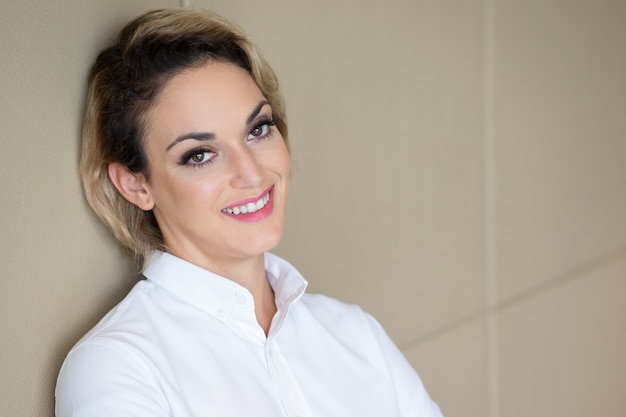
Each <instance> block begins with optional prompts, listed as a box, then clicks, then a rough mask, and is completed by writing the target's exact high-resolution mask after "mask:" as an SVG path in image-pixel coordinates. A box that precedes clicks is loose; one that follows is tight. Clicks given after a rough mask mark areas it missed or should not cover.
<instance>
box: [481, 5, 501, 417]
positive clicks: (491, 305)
mask: <svg viewBox="0 0 626 417" xmlns="http://www.w3.org/2000/svg"><path fill="white" fill-rule="evenodd" d="M483 135H484V142H483V146H484V149H483V151H484V161H483V164H484V165H483V166H484V187H485V189H484V191H483V192H484V198H485V200H484V216H485V217H484V227H485V229H484V230H485V236H484V242H485V301H486V314H487V320H486V352H485V355H486V358H485V360H486V380H487V387H486V395H487V416H488V417H498V416H499V415H500V391H499V387H500V381H499V380H500V378H499V361H500V355H499V353H500V351H499V349H500V343H499V329H498V327H499V325H498V309H497V305H498V253H497V215H498V212H497V166H496V161H497V152H496V151H497V149H496V134H495V0H483Z"/></svg>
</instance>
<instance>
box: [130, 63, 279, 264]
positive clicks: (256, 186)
mask: <svg viewBox="0 0 626 417" xmlns="http://www.w3.org/2000/svg"><path fill="white" fill-rule="evenodd" d="M145 123H146V124H145V126H146V130H145V135H144V138H145V139H144V148H145V152H146V155H147V158H148V165H149V170H150V175H149V179H148V180H146V182H145V184H144V188H145V189H146V191H147V193H148V194H149V196H150V198H149V200H148V203H147V206H146V207H141V208H142V209H144V210H148V209H152V210H153V212H154V215H155V217H156V219H157V222H158V224H159V227H160V229H161V231H162V233H163V238H164V242H165V244H166V245H167V247H168V248H169V250H170V251H171V252H172V253H173V254H175V255H177V256H179V257H181V258H183V259H185V260H187V261H190V262H192V263H195V264H197V265H200V266H203V267H205V268H207V269H212V270H214V271H216V272H218V271H221V270H223V268H222V266H224V265H225V264H224V262H230V261H237V260H242V259H248V258H251V257H255V256H258V255H261V254H263V252H265V251H267V250H269V249H271V248H273V247H274V246H276V245H277V244H278V242H279V241H280V239H281V237H282V232H283V223H284V216H285V203H286V197H287V183H288V175H289V162H290V161H289V153H288V151H287V146H286V144H285V142H284V140H283V138H282V136H281V134H280V132H279V131H278V129H277V128H276V126H274V121H273V115H272V108H271V106H270V105H269V103H268V102H267V101H266V98H265V97H264V96H263V94H262V93H261V91H260V90H259V88H258V87H257V85H256V83H255V82H254V81H253V80H252V78H251V77H250V75H249V74H248V72H246V71H245V70H243V69H242V68H240V67H238V66H235V65H233V64H230V63H225V62H219V61H217V62H215V61H214V62H209V63H207V64H205V65H203V66H201V67H198V68H194V69H190V70H185V71H183V72H182V73H180V74H177V75H175V76H174V77H173V78H171V79H170V80H169V81H168V82H167V83H166V84H165V86H164V89H163V90H162V91H161V93H160V94H159V96H158V97H157V99H156V101H155V103H154V106H153V107H152V108H151V109H150V110H148V112H147V113H146V122H145Z"/></svg>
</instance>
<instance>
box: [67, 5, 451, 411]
mask: <svg viewBox="0 0 626 417" xmlns="http://www.w3.org/2000/svg"><path fill="white" fill-rule="evenodd" d="M289 162H290V161H289V152H288V146H287V124H286V118H285V110H284V105H283V99H282V96H281V93H280V91H279V90H278V83H277V81H276V77H275V75H274V73H273V71H272V69H271V68H270V66H269V65H268V64H267V63H266V62H265V61H264V59H263V58H262V57H261V56H260V55H259V53H258V51H257V50H256V48H255V46H254V45H253V44H252V43H251V42H250V41H249V40H248V38H247V37H246V35H245V34H244V33H243V32H242V31H241V30H240V29H239V28H237V27H236V26H234V25H233V24H231V23H229V22H227V21H225V20H223V19H222V18H220V17H219V16H216V15H214V14H212V13H209V12H200V11H194V10H191V9H167V10H158V11H153V12H149V13H146V14H145V15H143V16H140V17H139V18H137V19H136V20H134V21H133V22H131V23H129V24H128V25H127V26H126V27H125V28H124V29H123V30H122V32H121V33H120V35H119V37H118V39H117V41H116V43H115V44H114V45H113V46H111V47H109V48H107V49H105V50H104V51H102V52H101V53H100V55H99V56H98V58H97V60H96V63H95V65H94V66H93V68H92V71H91V74H90V79H89V97H88V104H87V111H86V117H85V122H84V131H83V143H82V155H81V166H80V169H81V176H82V180H83V185H84V189H85V194H86V196H87V200H88V201H89V203H90V205H91V206H92V208H93V209H94V211H95V212H96V213H97V214H98V215H99V216H100V218H101V219H102V220H103V221H104V222H105V223H106V224H107V225H108V226H109V227H110V228H111V230H112V231H113V233H114V234H115V236H116V237H117V238H118V240H119V241H120V242H121V243H122V245H124V246H125V247H126V248H127V249H129V250H130V251H131V252H132V253H133V254H134V255H135V256H136V257H137V258H138V259H139V260H140V261H141V262H142V266H143V268H142V269H143V273H144V276H145V277H146V279H145V280H143V281H140V282H139V283H137V284H136V285H135V287H134V288H133V289H132V291H131V292H130V293H129V294H128V296H127V297H126V298H125V299H124V300H123V301H122V302H121V303H120V304H119V305H118V306H116V307H115V308H114V309H113V310H112V311H111V312H110V313H109V314H108V315H107V316H105V317H104V318H103V319H102V321H101V322H100V323H98V324H97V325H96V327H95V328H94V329H92V330H91V331H90V332H89V333H88V334H87V335H86V336H85V337H83V339H81V341H79V342H78V344H77V345H76V346H75V347H74V348H73V349H72V351H71V352H70V353H69V354H68V357H67V359H66V361H65V363H64V365H63V368H62V369H61V373H60V375H59V379H58V383H57V392H56V396H57V405H56V413H57V416H58V417H66V416H89V417H97V416H107V417H110V416H133V417H140V416H146V417H147V416H175V417H181V416H237V417H241V416H252V415H254V416H268V417H269V416H272V417H276V416H359V417H363V416H376V417H382V416H385V417H390V416H416V417H417V416H420V417H421V416H428V417H430V416H440V412H439V409H438V408H437V406H436V405H435V404H434V403H433V402H432V401H431V400H430V398H429V397H428V394H427V393H426V392H425V390H424V388H423V386H422V384H421V382H420V380H419V377H418V376H417V375H416V374H415V372H414V371H413V369H412V368H411V367H410V365H409V364H408V362H407V361H406V360H405V359H404V357H403V356H402V355H401V353H400V352H399V351H398V349H397V348H396V347H395V346H394V345H393V343H392V342H391V341H390V340H389V338H388V337H387V335H386V334H385V333H384V331H383V330H382V329H381V327H380V326H379V324H378V323H377V322H376V321H375V320H374V319H373V318H371V317H370V316H369V315H367V314H366V313H364V312H363V311H362V310H360V309H359V308H358V307H356V306H349V305H345V304H342V303H340V302H338V301H336V300H333V299H330V298H327V297H324V296H320V295H309V294H305V293H304V291H305V288H306V281H305V280H304V279H303V278H302V277H301V275H300V274H299V273H298V272H297V271H296V270H295V269H294V268H293V267H292V266H291V265H289V264H288V263H287V262H285V261H284V260H282V259H280V258H278V257H276V256H274V255H271V254H269V253H267V251H268V250H270V249H272V248H273V247H275V246H276V245H277V244H278V242H279V240H280V238H281V236H282V232H283V222H284V213H285V204H286V198H287V183H288V177H289Z"/></svg>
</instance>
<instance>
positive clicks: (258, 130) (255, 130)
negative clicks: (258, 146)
mask: <svg viewBox="0 0 626 417" xmlns="http://www.w3.org/2000/svg"><path fill="white" fill-rule="evenodd" d="M250 134H251V135H252V136H257V137H258V136H261V135H262V134H263V126H257V127H255V128H253V129H252V130H251V131H250Z"/></svg>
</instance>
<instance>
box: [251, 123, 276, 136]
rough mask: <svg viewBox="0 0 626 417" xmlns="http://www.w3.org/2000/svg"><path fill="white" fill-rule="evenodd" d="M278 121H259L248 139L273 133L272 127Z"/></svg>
mask: <svg viewBox="0 0 626 417" xmlns="http://www.w3.org/2000/svg"><path fill="white" fill-rule="evenodd" d="M275 124H276V123H275V122H274V121H273V120H265V121H262V122H260V123H258V124H257V125H256V126H254V127H253V128H252V129H250V133H249V134H248V139H263V138H265V137H267V136H269V135H270V134H271V127H272V126H274V125H275Z"/></svg>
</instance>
